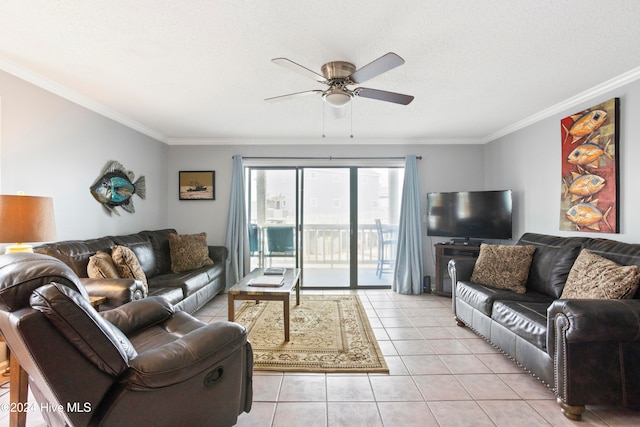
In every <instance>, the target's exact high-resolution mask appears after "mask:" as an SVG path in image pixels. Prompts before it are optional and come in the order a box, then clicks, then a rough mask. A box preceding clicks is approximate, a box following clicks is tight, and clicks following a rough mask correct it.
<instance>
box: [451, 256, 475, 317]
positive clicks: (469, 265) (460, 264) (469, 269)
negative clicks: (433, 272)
mask: <svg viewBox="0 0 640 427" xmlns="http://www.w3.org/2000/svg"><path fill="white" fill-rule="evenodd" d="M475 264H476V260H475V258H459V259H455V258H454V259H450V260H449V263H448V264H447V270H448V271H449V277H451V311H453V315H454V316H455V315H456V287H457V285H458V282H468V281H470V280H471V274H472V273H473V266H474V265H475Z"/></svg>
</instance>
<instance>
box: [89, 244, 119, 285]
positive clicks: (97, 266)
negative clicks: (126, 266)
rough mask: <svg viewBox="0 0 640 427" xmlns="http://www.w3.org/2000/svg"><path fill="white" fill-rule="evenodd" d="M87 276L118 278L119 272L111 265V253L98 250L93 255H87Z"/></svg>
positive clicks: (93, 277)
mask: <svg viewBox="0 0 640 427" xmlns="http://www.w3.org/2000/svg"><path fill="white" fill-rule="evenodd" d="M87 276H89V277H90V278H92V279H119V278H120V274H118V270H116V266H115V265H113V259H111V255H109V254H108V253H106V252H102V251H98V252H96V254H95V255H93V256H91V257H89V264H88V265H87Z"/></svg>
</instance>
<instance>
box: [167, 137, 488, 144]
mask: <svg viewBox="0 0 640 427" xmlns="http://www.w3.org/2000/svg"><path fill="white" fill-rule="evenodd" d="M167 144H168V145H300V144H311V145H345V144H349V145H438V144H484V141H483V140H482V139H480V138H358V137H354V138H349V137H344V138H340V137H338V138H336V137H331V138H304V137H299V138H295V137H282V138H167Z"/></svg>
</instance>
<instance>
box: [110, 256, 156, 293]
mask: <svg viewBox="0 0 640 427" xmlns="http://www.w3.org/2000/svg"><path fill="white" fill-rule="evenodd" d="M111 258H113V263H114V264H115V266H116V269H117V270H118V273H120V277H124V278H127V279H138V280H140V281H142V283H143V284H144V287H145V289H146V290H147V292H148V291H149V285H148V284H147V276H146V275H145V274H144V271H143V270H142V267H141V266H140V262H139V261H138V258H137V257H136V254H134V253H133V251H132V250H131V249H129V248H128V247H126V246H115V247H113V248H112V249H111Z"/></svg>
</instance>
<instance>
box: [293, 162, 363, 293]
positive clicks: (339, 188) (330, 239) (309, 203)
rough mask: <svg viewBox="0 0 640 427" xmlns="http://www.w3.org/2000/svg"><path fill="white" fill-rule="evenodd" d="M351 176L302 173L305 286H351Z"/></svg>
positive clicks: (338, 171)
mask: <svg viewBox="0 0 640 427" xmlns="http://www.w3.org/2000/svg"><path fill="white" fill-rule="evenodd" d="M350 173H351V171H350V169H349V168H304V169H303V170H302V189H303V190H302V195H303V196H302V224H301V225H302V227H301V230H302V252H301V254H302V266H303V275H304V286H307V287H337V288H347V287H349V286H350V283H351V279H350V273H351V191H350V182H351V178H350Z"/></svg>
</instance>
